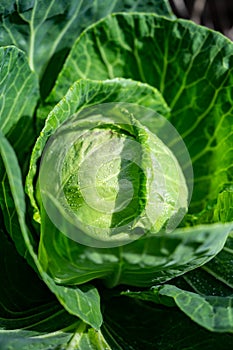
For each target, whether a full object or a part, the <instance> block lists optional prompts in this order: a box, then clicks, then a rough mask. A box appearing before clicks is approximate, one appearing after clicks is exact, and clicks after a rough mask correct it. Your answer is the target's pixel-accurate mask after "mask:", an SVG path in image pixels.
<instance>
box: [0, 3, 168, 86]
mask: <svg viewBox="0 0 233 350" xmlns="http://www.w3.org/2000/svg"><path fill="white" fill-rule="evenodd" d="M116 11H122V12H124V11H142V12H157V13H159V14H161V15H165V16H169V17H171V16H173V15H172V12H171V10H170V6H169V2H168V1H167V0H152V1H142V0H139V1H132V0H117V1H116V0H114V1H110V0H104V1H103V0H88V1H87V0H85V1H83V0H72V1H63V0H56V1H55V0H53V1H49V0H46V1H43V0H33V1H26V0H16V1H10V0H8V1H4V2H3V3H2V2H1V5H0V14H1V15H2V16H1V21H0V31H1V36H0V45H1V46H3V45H16V46H18V47H19V48H20V49H22V50H23V51H25V52H26V53H27V55H28V58H29V63H30V67H31V69H32V70H34V71H36V72H37V73H38V74H39V75H40V76H42V75H43V74H44V73H45V75H44V78H45V79H44V81H43V84H42V87H43V88H42V90H44V89H45V90H47V86H46V85H48V84H49V86H51V82H53V80H54V79H55V77H56V74H57V73H58V72H59V69H60V68H61V66H62V63H63V60H64V58H65V56H66V55H67V53H68V51H69V49H70V48H71V47H72V45H73V43H74V41H75V40H76V38H77V35H79V34H80V33H81V31H82V30H83V29H84V28H86V27H87V26H88V25H89V24H92V23H94V22H96V21H97V20H99V19H100V18H102V17H104V16H106V15H107V14H109V13H111V12H116ZM55 61H56V66H57V69H55V65H54V62H55ZM47 75H49V79H47ZM43 93H45V91H43Z"/></svg>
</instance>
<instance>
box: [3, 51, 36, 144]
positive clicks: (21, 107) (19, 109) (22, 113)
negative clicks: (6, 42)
mask: <svg viewBox="0 0 233 350" xmlns="http://www.w3.org/2000/svg"><path fill="white" fill-rule="evenodd" d="M0 62H1V69H0V106H1V107H0V108H1V109H0V115H1V116H0V129H1V131H2V132H3V133H4V134H5V135H6V134H8V135H9V134H10V133H11V132H12V129H13V128H16V127H17V133H18V134H17V136H16V137H17V139H16V137H15V139H13V140H12V136H11V141H12V142H13V143H15V144H16V146H15V147H17V143H19V142H20V139H22V138H24V137H25V136H26V134H25V131H26V130H25V129H26V128H25V126H26V125H27V124H28V122H29V121H30V120H32V117H33V113H34V109H35V106H36V104H37V101H38V98H39V88H38V80H37V77H36V74H35V73H33V72H32V71H31V70H30V68H29V65H28V61H27V57H26V55H25V53H23V52H22V51H21V50H19V49H18V48H16V47H13V46H6V47H1V48H0ZM25 96H27V98H25ZM21 119H22V120H21Z"/></svg>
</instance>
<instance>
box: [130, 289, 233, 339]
mask: <svg viewBox="0 0 233 350" xmlns="http://www.w3.org/2000/svg"><path fill="white" fill-rule="evenodd" d="M124 295H128V296H131V297H133V298H138V299H141V300H147V301H152V302H155V303H158V302H159V301H160V302H162V303H163V297H164V296H165V297H170V298H172V299H173V300H174V302H175V304H176V305H177V306H178V307H179V308H180V310H181V311H183V312H184V313H185V314H186V315H187V316H189V317H190V318H191V319H192V320H193V321H195V322H196V323H198V324H199V325H201V326H202V327H204V328H206V329H208V330H210V331H213V332H230V333H233V308H232V302H233V297H218V296H203V295H200V294H196V293H193V292H189V291H186V290H182V289H180V288H177V287H176V286H173V285H163V286H157V287H153V288H152V290H150V291H147V292H129V293H124ZM165 303H166V304H167V303H168V301H167V300H166V302H165Z"/></svg>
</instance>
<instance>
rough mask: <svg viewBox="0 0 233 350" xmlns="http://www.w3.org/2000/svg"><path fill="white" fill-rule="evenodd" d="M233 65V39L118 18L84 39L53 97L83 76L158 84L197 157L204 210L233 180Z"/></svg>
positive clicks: (148, 19)
mask: <svg viewBox="0 0 233 350" xmlns="http://www.w3.org/2000/svg"><path fill="white" fill-rule="evenodd" d="M232 62H233V44H232V42H230V41H229V40H228V39H226V38H225V37H223V36H222V35H221V34H218V33H216V32H213V31H211V30H208V29H206V28H202V27H200V26H197V25H195V24H194V23H191V22H190V21H184V20H170V19H167V18H164V17H159V16H155V15H153V14H117V15H111V16H108V17H107V18H105V19H103V20H101V21H100V22H99V23H97V24H96V25H94V26H92V27H90V28H89V29H87V30H86V31H85V32H84V33H83V35H82V36H80V37H79V39H78V40H77V41H76V43H75V45H74V46H73V48H72V50H71V52H70V55H69V56H68V58H67V60H66V63H65V65H64V68H63V69H62V71H61V73H60V75H59V77H58V80H57V83H56V86H55V88H54V90H53V92H52V93H51V95H50V98H49V99H48V100H49V101H54V102H56V101H58V100H59V99H60V98H62V96H63V95H64V93H65V92H66V90H67V88H68V86H70V85H71V84H72V82H73V81H75V80H77V79H79V78H92V79H101V80H104V79H109V78H111V79H112V78H114V77H125V78H132V79H134V80H139V81H142V82H146V83H148V84H150V85H152V86H155V87H156V88H158V89H159V91H160V92H161V93H162V95H163V97H164V98H165V100H166V102H167V103H168V105H169V107H170V108H171V117H170V121H171V122H172V123H173V125H174V126H175V127H176V129H177V130H178V131H179V133H180V134H181V136H182V137H183V139H184V141H185V143H186V146H187V147H188V150H189V152H190V155H191V158H192V161H193V167H194V174H195V179H194V182H195V183H194V192H193V198H192V202H191V206H190V210H192V211H193V212H198V211H200V210H201V209H203V208H204V207H205V206H206V204H207V203H208V201H209V200H215V199H216V198H217V196H218V194H219V192H221V191H222V190H224V188H225V187H227V186H229V185H230V184H231V183H232V179H233V177H232V158H233V153H232V143H233V129H232V128H233V126H232V122H231V119H232V104H231V100H232V88H231V87H232V76H233V75H232V67H233V64H232Z"/></svg>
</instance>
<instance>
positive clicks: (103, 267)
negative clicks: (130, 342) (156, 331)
mask: <svg viewBox="0 0 233 350" xmlns="http://www.w3.org/2000/svg"><path fill="white" fill-rule="evenodd" d="M46 227H47V233H48V232H49V234H46V232H44V233H43V234H42V237H41V241H40V252H39V258H40V261H41V264H42V265H43V268H44V270H45V271H47V272H48V274H49V275H51V276H52V277H53V278H54V280H55V281H56V282H57V283H61V284H68V285H76V284H82V283H85V282H88V281H90V280H92V279H95V278H100V279H103V280H104V281H105V283H106V284H107V285H108V286H110V287H113V286H116V285H118V284H127V285H133V286H142V287H146V286H152V285H154V284H158V283H162V282H166V281H168V280H170V279H172V278H174V277H176V276H179V275H182V274H183V273H185V272H187V271H190V270H192V269H194V268H196V267H199V266H201V265H203V264H204V263H206V262H207V261H209V260H210V259H211V258H213V257H214V256H215V255H216V254H217V253H218V252H219V251H220V250H221V249H222V247H223V245H224V242H225V239H226V238H227V235H228V232H229V230H230V229H231V226H230V225H222V224H215V225H205V226H204V225H203V226H196V227H195V228H188V229H179V230H176V232H173V233H171V234H163V235H155V236H154V237H151V238H145V239H140V240H137V241H135V242H133V243H130V244H127V245H125V246H123V247H118V248H108V249H107V248H92V247H86V246H83V245H80V244H78V243H77V242H75V241H73V240H71V239H69V238H68V237H67V236H65V235H64V234H63V233H61V232H59V231H58V229H56V227H55V226H54V225H53V224H52V223H51V222H50V220H49V219H48V218H47V219H46Z"/></svg>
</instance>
